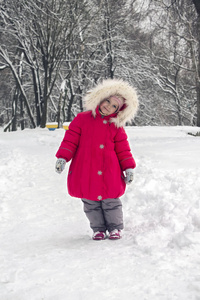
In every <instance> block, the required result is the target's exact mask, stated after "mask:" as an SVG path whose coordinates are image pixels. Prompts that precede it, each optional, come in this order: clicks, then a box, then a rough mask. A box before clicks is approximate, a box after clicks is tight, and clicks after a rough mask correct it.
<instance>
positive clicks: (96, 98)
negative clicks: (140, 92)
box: [84, 79, 139, 127]
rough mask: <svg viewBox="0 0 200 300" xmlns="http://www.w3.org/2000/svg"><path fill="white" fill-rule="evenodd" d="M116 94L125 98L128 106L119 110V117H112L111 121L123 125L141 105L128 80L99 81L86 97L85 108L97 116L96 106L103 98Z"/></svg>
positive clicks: (119, 125)
mask: <svg viewBox="0 0 200 300" xmlns="http://www.w3.org/2000/svg"><path fill="white" fill-rule="evenodd" d="M116 94H118V95H121V96H122V97H123V98H124V99H125V104H126V107H125V108H124V109H122V110H120V111H119V112H118V114H117V117H115V118H111V120H110V122H113V123H114V124H115V125H116V127H122V126H124V125H125V123H126V122H128V121H131V120H132V119H133V118H134V116H135V115H136V112H137V109H138V105H139V103H138V98H137V94H136V91H135V89H134V88H133V87H132V86H130V85H129V83H128V82H126V81H123V80H121V79H105V80H104V81H103V82H101V83H99V84H98V85H97V86H96V87H94V88H93V89H92V90H90V91H89V92H88V93H87V94H86V96H85V97H84V106H85V109H86V110H91V111H92V114H93V116H94V117H95V116H96V107H97V106H98V105H99V104H100V103H101V102H102V100H104V99H106V98H108V97H110V96H113V95H116Z"/></svg>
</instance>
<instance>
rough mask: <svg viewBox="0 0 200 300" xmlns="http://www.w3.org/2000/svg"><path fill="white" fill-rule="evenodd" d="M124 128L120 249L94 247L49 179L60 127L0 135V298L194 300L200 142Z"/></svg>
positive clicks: (115, 244) (60, 180)
mask: <svg viewBox="0 0 200 300" xmlns="http://www.w3.org/2000/svg"><path fill="white" fill-rule="evenodd" d="M197 130H198V129H197V128H192V127H128V128H127V133H128V136H129V140H130V143H131V147H132V152H133V154H134V157H135V159H136V162H137V168H136V170H135V180H134V183H133V184H132V185H131V186H130V187H128V188H127V191H126V194H125V195H124V196H123V197H122V201H123V207H124V219H125V230H124V232H123V238H122V239H121V240H118V241H110V240H105V241H100V242H98V241H92V240H91V234H92V232H91V230H90V228H89V224H88V221H87V219H86V217H85V215H84V213H83V211H82V203H81V201H80V200H79V199H75V198H71V197H70V196H69V195H68V194H67V191H66V174H67V172H66V171H67V170H66V171H65V172H64V173H62V174H61V175H58V174H57V173H55V171H54V165H55V161H56V159H55V156H54V155H55V152H56V150H57V148H58V146H59V144H60V142H61V140H62V137H63V135H64V130H63V129H58V130H55V131H48V130H47V129H34V130H25V131H23V132H22V131H17V132H11V133H3V132H2V130H1V132H0V174H1V180H0V299H1V300H55V299H56V300H94V299H95V300H104V299H105V300H107V299H109V300H125V299H126V300H150V299H151V300H152V299H153V300H176V299H177V300H200V137H194V136H191V135H188V134H187V133H188V132H196V131H197Z"/></svg>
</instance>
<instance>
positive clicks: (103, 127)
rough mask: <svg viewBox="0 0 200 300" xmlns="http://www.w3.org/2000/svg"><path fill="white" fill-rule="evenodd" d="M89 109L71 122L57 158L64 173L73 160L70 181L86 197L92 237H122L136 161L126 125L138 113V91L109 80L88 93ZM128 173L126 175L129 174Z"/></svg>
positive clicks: (73, 192)
mask: <svg viewBox="0 0 200 300" xmlns="http://www.w3.org/2000/svg"><path fill="white" fill-rule="evenodd" d="M84 101H85V107H86V109H87V111H85V112H82V113H79V114H78V115H77V116H76V117H75V118H74V120H73V121H72V122H71V123H70V126H69V130H67V131H66V133H65V136H64V139H63V141H62V143H61V145H60V148H59V150H58V152H57V153H56V157H57V158H58V160H57V162H56V171H57V172H58V173H61V172H62V171H63V170H64V168H65V164H66V162H68V161H70V160H71V159H72V162H71V164H70V167H69V173H68V179H67V185H68V192H69V194H70V195H71V196H73V197H78V198H81V199H82V201H83V205H84V212H85V214H86V216H87V218H88V219H89V221H90V227H91V228H92V230H93V232H94V233H93V240H103V239H105V238H106V231H108V233H109V234H108V237H109V239H111V240H112V239H119V238H120V237H121V230H122V229H123V213H122V203H121V200H120V199H119V197H120V196H122V195H123V194H124V192H125V186H126V184H130V183H131V182H132V181H133V169H134V168H135V166H136V164H135V161H134V159H133V157H132V154H131V150H130V146H129V143H128V141H127V135H126V133H125V130H124V128H123V126H124V125H125V123H126V122H127V121H130V120H131V119H132V118H133V117H134V115H135V114H136V111H137V108H138V100H137V95H136V92H135V90H134V89H133V88H132V87H131V86H130V85H129V84H128V83H127V82H125V81H122V80H118V79H107V80H104V81H103V82H102V83H100V84H98V85H97V86H96V87H95V88H93V89H92V90H91V91H90V92H89V93H88V94H86V96H85V99H84ZM123 172H125V174H126V176H124V173H123Z"/></svg>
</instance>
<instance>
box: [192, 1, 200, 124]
mask: <svg viewBox="0 0 200 300" xmlns="http://www.w3.org/2000/svg"><path fill="white" fill-rule="evenodd" d="M193 3H194V5H195V8H196V10H197V13H198V20H197V33H198V41H199V45H198V72H197V74H196V91H197V126H198V127H200V1H199V0H193Z"/></svg>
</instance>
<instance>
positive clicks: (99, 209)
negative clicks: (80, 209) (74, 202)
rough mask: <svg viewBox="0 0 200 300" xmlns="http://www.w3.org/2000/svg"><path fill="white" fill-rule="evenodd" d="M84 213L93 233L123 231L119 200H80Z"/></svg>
mask: <svg viewBox="0 0 200 300" xmlns="http://www.w3.org/2000/svg"><path fill="white" fill-rule="evenodd" d="M81 200H82V201H83V205H84V212H85V214H86V216H87V218H88V219H89V221H90V227H91V228H92V230H93V231H94V232H96V231H106V230H108V231H109V232H110V231H112V230H114V229H123V228H124V226H123V212H122V203H121V200H120V199H119V198H115V199H110V198H109V199H105V200H101V201H92V200H87V199H81Z"/></svg>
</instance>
